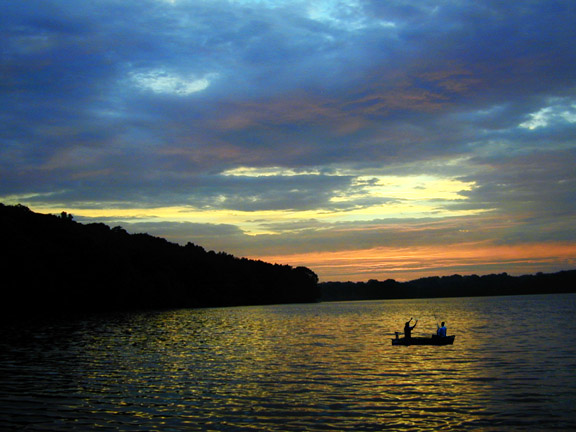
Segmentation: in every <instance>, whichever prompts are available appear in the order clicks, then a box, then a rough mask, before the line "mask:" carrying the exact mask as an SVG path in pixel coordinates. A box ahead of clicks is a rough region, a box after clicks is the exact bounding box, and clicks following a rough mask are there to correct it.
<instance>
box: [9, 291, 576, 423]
mask: <svg viewBox="0 0 576 432" xmlns="http://www.w3.org/2000/svg"><path fill="white" fill-rule="evenodd" d="M575 312H576V295H573V294H565V295H549V296H518V297H489V298H459V299H431V300H390V301H368V302H342V303H321V304H305V305H281V306H262V307H238V308H228V309H225V308H222V309H204V310H172V311H159V312H139V313H124V314H120V313H118V314H107V315H100V316H94V315H92V316H88V317H84V318H81V319H80V318H76V319H51V320H47V321H43V322H36V323H30V322H28V323H27V324H24V323H23V322H24V321H26V320H25V319H21V320H20V321H18V322H11V323H8V324H6V323H4V324H3V325H2V329H1V333H0V335H1V339H0V430H7V431H8V430H9V431H15V430H27V431H70V430H79V431H91V430H99V431H106V430H111V431H112V430H122V431H156V430H159V431H186V430H190V431H370V430H373V431H377V430H395V431H404V430H413V431H425V430H430V431H432V430H434V431H438V430H456V431H457V430H482V431H502V430H506V431H508V430H576V323H575V321H574V316H575ZM412 316H413V317H415V318H418V319H419V320H420V321H419V323H418V327H416V329H415V330H414V335H415V336H417V335H419V334H421V333H422V334H429V333H431V332H432V331H434V330H435V328H436V320H445V321H446V323H447V326H448V333H449V334H456V341H455V344H454V345H453V346H444V347H428V346H410V347H402V346H392V345H391V341H390V339H391V338H392V337H393V336H392V333H393V331H395V330H401V329H402V327H403V323H404V322H405V321H406V320H407V319H409V318H410V317H412Z"/></svg>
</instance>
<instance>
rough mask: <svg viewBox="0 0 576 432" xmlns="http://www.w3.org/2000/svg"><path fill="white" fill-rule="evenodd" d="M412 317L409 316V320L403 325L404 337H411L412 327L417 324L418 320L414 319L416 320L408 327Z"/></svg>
mask: <svg viewBox="0 0 576 432" xmlns="http://www.w3.org/2000/svg"><path fill="white" fill-rule="evenodd" d="M413 319H414V318H410V321H408V322H407V323H406V324H405V325H404V337H405V338H406V339H410V338H411V337H412V330H414V327H416V324H418V320H416V322H415V323H414V325H413V326H412V327H410V323H411V322H412V320H413Z"/></svg>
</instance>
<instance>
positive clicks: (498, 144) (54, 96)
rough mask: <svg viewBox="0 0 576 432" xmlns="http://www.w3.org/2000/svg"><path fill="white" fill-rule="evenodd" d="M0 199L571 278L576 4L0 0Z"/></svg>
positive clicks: (359, 260)
mask: <svg viewBox="0 0 576 432" xmlns="http://www.w3.org/2000/svg"><path fill="white" fill-rule="evenodd" d="M0 6H1V9H2V14H0V35H1V38H0V59H1V60H0V61H1V63H0V66H1V67H0V77H1V79H0V97H1V98H2V99H1V101H2V105H1V108H0V125H1V128H0V202H2V203H4V204H17V203H21V204H23V205H26V206H28V207H30V208H31V209H32V210H34V211H36V212H40V213H55V214H57V213H60V212H61V211H66V212H69V213H71V214H73V216H74V219H75V220H76V221H79V222H82V223H89V222H104V223H106V224H108V225H110V226H118V225H120V226H122V227H123V228H125V229H126V230H127V231H128V232H131V233H136V232H147V233H149V234H152V235H154V236H160V237H164V238H166V239H168V240H170V241H173V242H177V243H180V244H186V243H187V242H192V243H195V244H198V245H201V246H203V247H204V248H205V249H207V250H215V251H225V252H228V253H230V254H233V255H236V256H243V257H249V258H256V259H262V260H264V261H268V262H277V263H281V264H290V265H294V266H296V265H304V266H307V267H309V268H311V269H312V270H314V271H315V272H316V273H317V274H318V275H319V276H320V279H321V281H331V280H332V281H334V280H341V281H347V280H352V281H359V280H368V279H379V280H385V279H388V278H392V279H396V280H411V279H416V278H418V277H423V276H432V275H450V274H454V273H458V274H463V275H465V274H487V273H501V272H508V273H510V274H513V275H517V274H528V273H535V272H540V271H542V272H554V271H558V270H568V269H574V268H576V43H575V41H576V25H574V23H576V2H575V1H572V0H541V1H538V0H531V1H528V0H526V1H502V0H497V1H495V0H483V1H466V0H420V1H417V0H410V1H408V0H365V1H361V0H226V1H224V0H115V1H112V0H98V1H68V0H67V1H64V0H60V1H51V0H37V1H36V0H26V1H12V0H0Z"/></svg>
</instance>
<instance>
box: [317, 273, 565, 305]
mask: <svg viewBox="0 0 576 432" xmlns="http://www.w3.org/2000/svg"><path fill="white" fill-rule="evenodd" d="M319 285H320V290H321V292H322V297H321V300H322V301H344V300H380V299H401V298H403V299H404V298H433V297H478V296H499V295H520V294H551V293H568V292H576V270H569V271H561V272H558V273H551V274H545V273H537V274H535V275H524V276H510V275H508V274H507V273H501V274H490V275H485V276H478V275H471V276H461V275H452V276H442V277H439V276H433V277H425V278H421V279H416V280H413V281H409V282H397V281H395V280H394V279H388V280H385V281H382V282H380V281H377V280H374V279H372V280H369V281H368V282H323V283H321V284H319Z"/></svg>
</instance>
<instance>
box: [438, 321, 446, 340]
mask: <svg viewBox="0 0 576 432" xmlns="http://www.w3.org/2000/svg"><path fill="white" fill-rule="evenodd" d="M436 326H438V324H436ZM436 334H437V335H438V336H440V337H446V325H445V324H444V321H442V325H441V326H438V330H436Z"/></svg>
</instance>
